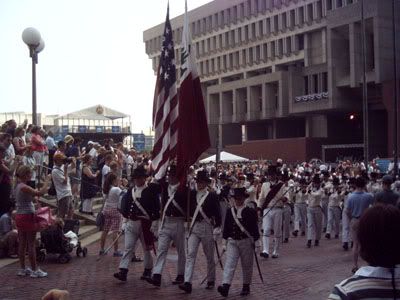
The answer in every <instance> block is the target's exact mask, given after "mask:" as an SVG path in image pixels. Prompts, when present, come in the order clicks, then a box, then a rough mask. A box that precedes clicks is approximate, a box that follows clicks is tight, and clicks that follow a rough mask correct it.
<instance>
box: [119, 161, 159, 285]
mask: <svg viewBox="0 0 400 300" xmlns="http://www.w3.org/2000/svg"><path fill="white" fill-rule="evenodd" d="M148 176H149V175H148V172H147V170H146V169H145V168H144V166H143V165H141V166H138V167H137V168H136V169H135V170H134V171H133V174H132V179H133V182H134V186H133V187H131V188H129V189H128V191H127V192H126V194H125V196H123V197H122V198H121V200H120V212H121V214H122V215H123V216H124V221H123V224H122V226H121V228H122V230H123V231H124V232H125V251H124V254H123V255H122V258H121V262H120V264H119V272H117V273H115V274H114V277H115V278H117V279H118V280H121V281H126V280H127V274H128V267H129V263H130V262H131V260H132V258H133V256H134V253H135V248H136V247H135V246H136V243H137V241H138V240H140V242H141V244H142V247H143V252H144V272H143V275H142V276H141V277H140V279H142V280H147V278H150V277H151V270H152V268H153V258H152V256H151V254H150V250H151V249H154V235H153V232H154V228H153V227H154V226H153V225H155V224H156V221H157V220H158V219H159V218H160V201H159V189H158V185H156V184H155V183H150V184H149V185H148V184H147V177H148ZM152 230H153V231H152Z"/></svg>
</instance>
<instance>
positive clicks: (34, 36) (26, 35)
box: [22, 27, 41, 46]
mask: <svg viewBox="0 0 400 300" xmlns="http://www.w3.org/2000/svg"><path fill="white" fill-rule="evenodd" d="M22 40H23V41H24V43H25V44H27V45H28V46H36V45H39V43H40V40H41V36H40V32H39V31H38V30H37V29H35V28H33V27H28V28H26V29H25V30H24V31H23V32H22Z"/></svg>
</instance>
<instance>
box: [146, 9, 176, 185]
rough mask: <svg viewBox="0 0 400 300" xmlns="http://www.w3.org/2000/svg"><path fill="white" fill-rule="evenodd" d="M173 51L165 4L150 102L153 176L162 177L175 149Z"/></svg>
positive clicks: (174, 74)
mask: <svg viewBox="0 0 400 300" xmlns="http://www.w3.org/2000/svg"><path fill="white" fill-rule="evenodd" d="M174 53H175V52H174V42H173V40H172V29H171V23H170V21H169V5H168V8H167V18H166V21H165V28H164V34H163V38H162V49H161V57H160V63H159V66H158V72H157V82H156V89H155V93H154V102H153V129H154V131H155V135H154V147H153V155H152V161H151V166H152V169H153V170H154V177H155V178H156V179H161V178H163V177H164V176H165V173H166V170H167V168H168V166H169V163H170V161H171V160H172V159H174V157H175V156H176V151H177V138H178V137H177V134H178V133H177V130H178V112H179V111H178V97H177V88H176V67H175V54H174Z"/></svg>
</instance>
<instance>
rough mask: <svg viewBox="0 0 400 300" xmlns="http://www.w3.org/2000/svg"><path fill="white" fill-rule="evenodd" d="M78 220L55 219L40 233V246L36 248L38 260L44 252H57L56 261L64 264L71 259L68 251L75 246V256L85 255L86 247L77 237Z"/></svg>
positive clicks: (43, 256) (42, 256) (44, 256)
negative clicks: (52, 223)
mask: <svg viewBox="0 0 400 300" xmlns="http://www.w3.org/2000/svg"><path fill="white" fill-rule="evenodd" d="M78 233H79V220H65V224H64V221H63V220H62V219H57V220H56V221H55V223H54V225H52V226H50V227H48V228H47V229H45V230H43V231H42V232H41V233H40V246H39V247H38V248H37V249H36V256H37V260H38V261H39V262H43V261H44V260H45V258H46V254H59V256H58V259H57V260H58V262H59V263H61V264H66V263H68V262H69V261H70V260H71V255H70V253H71V252H72V251H73V250H74V248H76V256H78V257H80V256H81V254H82V256H83V257H86V254H87V248H86V247H83V248H82V246H81V243H80V241H79V239H78Z"/></svg>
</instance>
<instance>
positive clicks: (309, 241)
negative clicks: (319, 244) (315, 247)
mask: <svg viewBox="0 0 400 300" xmlns="http://www.w3.org/2000/svg"><path fill="white" fill-rule="evenodd" d="M307 248H311V240H308V241H307Z"/></svg>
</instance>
